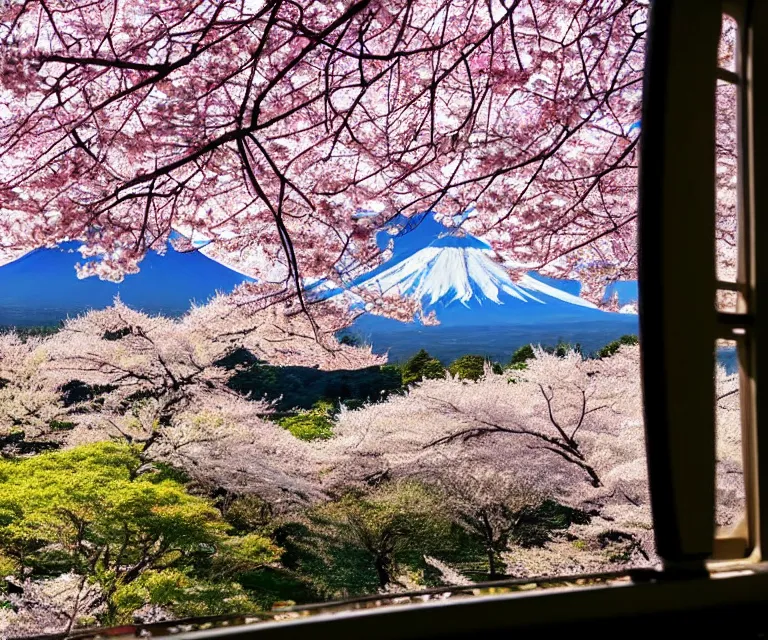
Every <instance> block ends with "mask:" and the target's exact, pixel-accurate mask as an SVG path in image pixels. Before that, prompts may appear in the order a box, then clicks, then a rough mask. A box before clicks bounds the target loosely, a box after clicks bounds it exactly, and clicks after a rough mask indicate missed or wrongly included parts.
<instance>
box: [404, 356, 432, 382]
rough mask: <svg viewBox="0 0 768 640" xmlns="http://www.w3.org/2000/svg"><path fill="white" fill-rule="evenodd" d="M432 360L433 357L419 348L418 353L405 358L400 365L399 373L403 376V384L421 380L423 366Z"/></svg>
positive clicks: (422, 377)
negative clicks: (401, 365)
mask: <svg viewBox="0 0 768 640" xmlns="http://www.w3.org/2000/svg"><path fill="white" fill-rule="evenodd" d="M432 361H434V358H433V357H432V356H430V355H429V353H427V352H426V350H424V349H419V351H418V353H416V355H415V356H413V357H411V358H410V359H409V360H407V361H406V363H405V364H404V365H403V367H402V370H401V375H402V377H403V385H409V384H413V383H414V382H419V381H420V380H423V379H424V367H426V366H427V364H428V363H430V362H432Z"/></svg>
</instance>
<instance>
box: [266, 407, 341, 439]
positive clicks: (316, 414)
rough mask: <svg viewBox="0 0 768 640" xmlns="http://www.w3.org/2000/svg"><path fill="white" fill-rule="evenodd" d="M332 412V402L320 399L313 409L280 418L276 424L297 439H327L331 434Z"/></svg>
mask: <svg viewBox="0 0 768 640" xmlns="http://www.w3.org/2000/svg"><path fill="white" fill-rule="evenodd" d="M333 412H334V406H333V404H332V403H330V402H327V401H322V400H320V401H318V402H316V403H315V406H314V408H313V409H310V410H309V411H302V412H301V413H299V414H298V415H295V416H290V417H288V418H281V419H280V420H278V424H279V425H280V426H281V427H283V429H287V430H288V431H290V432H291V435H293V436H294V437H296V438H298V439H299V440H306V441H311V440H327V439H328V438H330V437H331V436H332V435H333Z"/></svg>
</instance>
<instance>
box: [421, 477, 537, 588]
mask: <svg viewBox="0 0 768 640" xmlns="http://www.w3.org/2000/svg"><path fill="white" fill-rule="evenodd" d="M436 478H437V482H438V484H439V485H440V486H441V487H443V488H444V490H445V493H446V496H447V497H448V501H447V502H448V506H449V509H450V510H451V512H452V513H453V516H454V518H455V519H456V521H457V522H458V524H459V526H461V527H462V528H464V529H465V530H466V531H467V532H468V533H469V534H470V535H472V536H475V537H477V538H479V539H480V540H481V541H482V543H483V546H484V548H485V552H486V555H487V557H488V575H489V577H490V578H491V579H494V578H497V577H498V575H499V571H498V559H497V558H498V556H499V554H501V553H503V552H505V551H506V550H507V548H508V546H509V544H510V543H511V542H512V539H513V538H514V536H515V534H516V533H518V529H519V528H521V525H522V524H524V521H525V519H526V517H527V516H529V515H530V514H531V513H532V512H533V511H534V510H535V509H536V508H538V507H540V506H541V504H542V502H543V501H544V499H545V498H546V497H547V494H546V492H545V490H544V487H543V484H544V483H542V482H538V483H533V482H532V481H531V479H530V478H527V479H523V480H521V479H520V478H517V477H515V476H514V475H511V474H508V473H499V470H497V469H490V468H487V467H486V468H477V467H475V465H468V464H465V465H461V466H459V467H457V468H451V469H437V470H436Z"/></svg>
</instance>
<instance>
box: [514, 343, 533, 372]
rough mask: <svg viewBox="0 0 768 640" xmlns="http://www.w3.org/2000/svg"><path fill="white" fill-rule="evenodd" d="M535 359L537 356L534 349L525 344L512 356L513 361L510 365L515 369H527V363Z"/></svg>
mask: <svg viewBox="0 0 768 640" xmlns="http://www.w3.org/2000/svg"><path fill="white" fill-rule="evenodd" d="M535 357H536V354H535V353H534V351H533V347H532V346H531V345H530V344H524V345H523V346H522V347H519V348H518V349H517V351H515V352H514V353H513V354H512V359H511V360H510V361H509V364H510V365H511V368H513V369H525V367H526V364H525V363H526V362H527V361H528V360H533V359H534V358H535ZM520 365H522V366H520Z"/></svg>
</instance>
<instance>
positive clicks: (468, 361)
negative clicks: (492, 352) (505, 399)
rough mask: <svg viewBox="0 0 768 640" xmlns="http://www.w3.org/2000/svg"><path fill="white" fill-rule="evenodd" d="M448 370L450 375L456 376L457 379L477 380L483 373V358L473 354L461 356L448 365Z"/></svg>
mask: <svg viewBox="0 0 768 640" xmlns="http://www.w3.org/2000/svg"><path fill="white" fill-rule="evenodd" d="M448 371H449V372H450V373H451V375H452V376H458V377H459V380H474V381H477V380H479V379H480V378H482V377H483V374H484V373H485V358H483V356H475V355H466V356H461V357H459V358H456V360H454V361H453V362H452V363H451V364H450V365H448Z"/></svg>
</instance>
